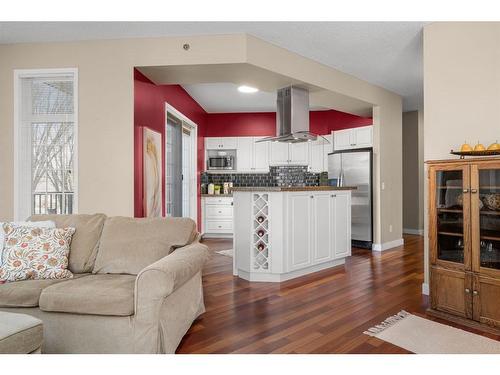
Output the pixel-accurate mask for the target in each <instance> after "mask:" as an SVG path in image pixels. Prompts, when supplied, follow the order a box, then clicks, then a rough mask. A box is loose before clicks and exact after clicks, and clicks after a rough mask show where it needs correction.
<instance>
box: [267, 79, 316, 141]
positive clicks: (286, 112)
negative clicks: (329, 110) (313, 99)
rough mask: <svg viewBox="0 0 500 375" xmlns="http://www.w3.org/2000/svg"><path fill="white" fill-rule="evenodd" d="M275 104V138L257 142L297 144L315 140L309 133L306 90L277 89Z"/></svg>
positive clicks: (293, 88) (294, 88) (289, 87)
mask: <svg viewBox="0 0 500 375" xmlns="http://www.w3.org/2000/svg"><path fill="white" fill-rule="evenodd" d="M276 104H277V108H276V136H275V137H267V138H263V139H261V140H259V141H257V142H269V141H272V142H285V143H299V142H307V141H315V140H316V139H317V137H318V136H317V135H316V134H313V133H311V132H310V131H309V91H308V90H306V89H302V88H300V87H295V86H288V87H284V88H282V89H279V90H278V95H277V99H276Z"/></svg>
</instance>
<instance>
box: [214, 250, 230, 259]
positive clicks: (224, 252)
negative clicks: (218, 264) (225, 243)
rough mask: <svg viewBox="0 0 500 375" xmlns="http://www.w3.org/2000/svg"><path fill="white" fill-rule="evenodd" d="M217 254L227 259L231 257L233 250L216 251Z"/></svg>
mask: <svg viewBox="0 0 500 375" xmlns="http://www.w3.org/2000/svg"><path fill="white" fill-rule="evenodd" d="M216 253H217V254H220V255H225V256H227V257H231V258H232V257H233V249H229V250H221V251H216Z"/></svg>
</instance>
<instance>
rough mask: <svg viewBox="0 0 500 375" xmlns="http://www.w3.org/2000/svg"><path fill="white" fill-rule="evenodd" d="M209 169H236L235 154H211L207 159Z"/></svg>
mask: <svg viewBox="0 0 500 375" xmlns="http://www.w3.org/2000/svg"><path fill="white" fill-rule="evenodd" d="M207 164H208V165H207V169H209V170H224V171H227V170H234V167H235V165H234V156H233V155H224V156H222V155H218V156H209V157H208V160H207Z"/></svg>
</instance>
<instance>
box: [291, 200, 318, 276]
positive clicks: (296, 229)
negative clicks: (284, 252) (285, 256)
mask: <svg viewBox="0 0 500 375" xmlns="http://www.w3.org/2000/svg"><path fill="white" fill-rule="evenodd" d="M311 197H312V196H311ZM287 203H288V212H289V214H288V217H289V219H288V226H287V227H288V229H289V230H288V236H289V240H288V243H289V245H288V246H289V249H290V251H289V267H290V270H292V271H293V270H297V269H300V268H302V267H304V266H309V265H310V264H311V262H312V243H311V239H312V231H311V229H313V212H312V211H313V200H312V199H311V198H310V195H309V194H304V193H290V195H289V197H288V202H287Z"/></svg>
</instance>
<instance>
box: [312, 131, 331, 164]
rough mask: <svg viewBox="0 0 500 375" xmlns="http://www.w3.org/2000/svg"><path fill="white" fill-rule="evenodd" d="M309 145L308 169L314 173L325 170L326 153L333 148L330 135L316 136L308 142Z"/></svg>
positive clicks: (326, 162)
mask: <svg viewBox="0 0 500 375" xmlns="http://www.w3.org/2000/svg"><path fill="white" fill-rule="evenodd" d="M325 138H326V140H325ZM309 146H310V147H309V171H310V172H314V173H319V172H325V171H327V170H328V154H329V153H330V152H332V150H333V145H332V135H331V134H329V135H325V136H324V138H322V137H318V139H317V140H316V141H314V142H310V143H309Z"/></svg>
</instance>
